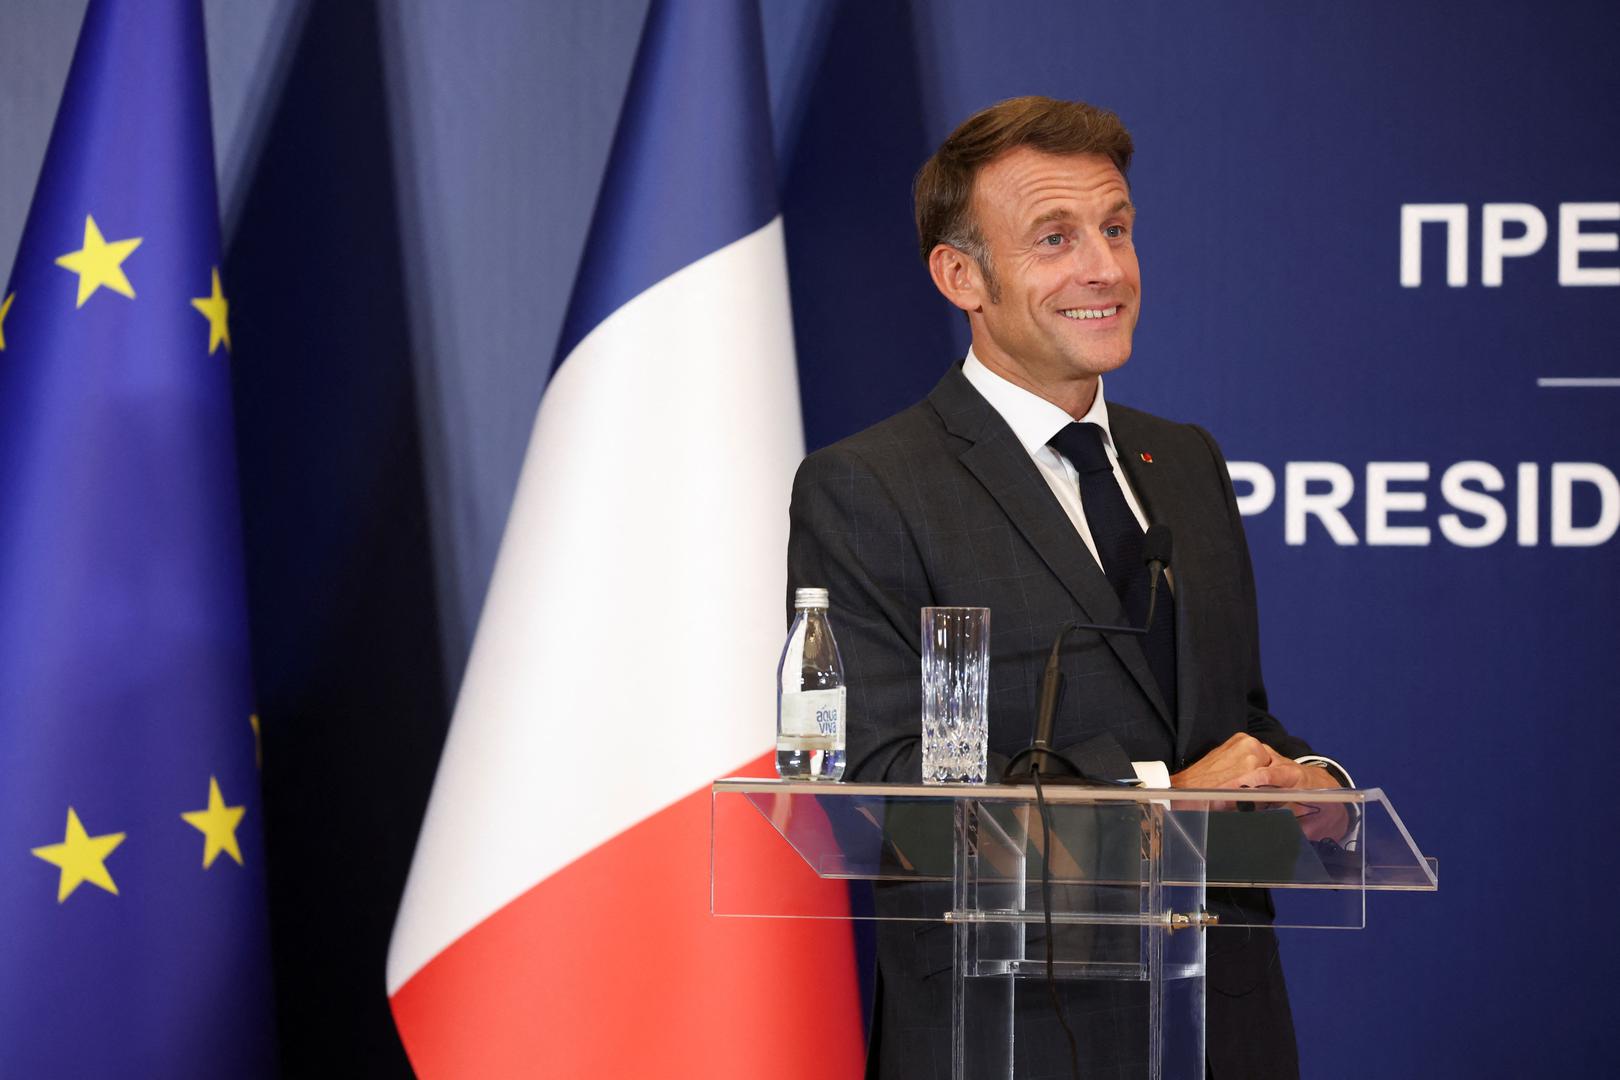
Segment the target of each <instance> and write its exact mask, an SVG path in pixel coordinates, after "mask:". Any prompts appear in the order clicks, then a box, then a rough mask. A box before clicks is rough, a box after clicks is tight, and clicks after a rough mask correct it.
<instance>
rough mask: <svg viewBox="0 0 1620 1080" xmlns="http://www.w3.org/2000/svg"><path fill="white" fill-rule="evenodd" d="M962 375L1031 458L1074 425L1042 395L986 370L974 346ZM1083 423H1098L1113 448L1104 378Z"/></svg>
mask: <svg viewBox="0 0 1620 1080" xmlns="http://www.w3.org/2000/svg"><path fill="white" fill-rule="evenodd" d="M962 374H963V375H966V376H967V381H968V382H969V383H971V384H972V385H973V389H975V390H977V391H978V392H979V393H980V394H981V395H983V396H984V399H985V400H986V401H988V402H989V403H990V407H991V408H992V409H995V410H996V412H998V413H1000V414H1001V418H1002V419H1003V420H1005V421H1007V426H1008V427H1010V428H1012V431H1013V434H1014V435H1015V436H1017V438H1018V441H1019V442H1020V443H1021V444H1022V445H1023V447H1024V449H1025V450H1026V451H1028V453H1029V454H1030V456H1031V457H1034V456H1035V455H1036V454H1039V453H1040V452H1041V451H1042V450H1044V449H1046V444H1047V442H1048V440H1050V439H1051V438H1052V436H1054V435H1056V434H1057V433H1058V432H1060V431H1062V430H1063V429H1064V428H1065V427H1067V426H1068V425H1069V424H1071V423H1073V422H1074V417H1072V416H1070V415H1069V414H1068V413H1066V412H1064V411H1063V410H1062V409H1060V408H1058V407H1057V406H1056V405H1054V404H1052V403H1051V402H1050V401H1047V400H1046V399H1045V398H1043V397H1041V396H1040V395H1039V394H1035V393H1031V392H1030V391H1028V390H1025V389H1024V388H1023V387H1022V386H1019V385H1018V384H1017V383H1014V382H1009V381H1008V380H1007V379H1004V378H1002V377H1001V376H1000V375H997V374H996V373H995V372H993V371H991V370H990V369H989V368H987V367H985V366H984V362H983V361H982V360H980V359H979V358H978V357H977V356H975V355H974V354H973V349H972V348H971V347H970V348H969V349H968V354H967V359H966V360H964V361H963V362H962ZM1080 423H1082V424H1096V425H1097V426H1098V427H1100V428H1102V430H1103V442H1104V444H1105V445H1107V446H1109V447H1112V446H1113V444H1114V433H1113V431H1112V430H1111V429H1110V428H1109V427H1108V406H1107V405H1106V404H1105V403H1104V401H1103V385H1102V377H1101V376H1098V378H1097V396H1096V397H1094V398H1093V399H1092V401H1091V408H1090V409H1088V410H1086V415H1084V416H1082V417H1081V418H1080Z"/></svg>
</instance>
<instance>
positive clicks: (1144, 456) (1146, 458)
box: [1141, 450, 1153, 465]
mask: <svg viewBox="0 0 1620 1080" xmlns="http://www.w3.org/2000/svg"><path fill="white" fill-rule="evenodd" d="M1141 457H1142V461H1143V462H1144V463H1146V464H1148V465H1151V464H1153V455H1152V454H1150V453H1148V452H1147V451H1146V450H1144V451H1142V454H1141Z"/></svg>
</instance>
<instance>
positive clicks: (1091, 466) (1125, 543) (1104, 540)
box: [1048, 424, 1176, 723]
mask: <svg viewBox="0 0 1620 1080" xmlns="http://www.w3.org/2000/svg"><path fill="white" fill-rule="evenodd" d="M1048 445H1049V446H1051V447H1052V448H1053V449H1054V450H1056V451H1057V452H1058V453H1060V454H1062V455H1063V456H1064V457H1066V458H1068V459H1069V464H1071V465H1073V466H1074V469H1075V472H1077V473H1079V474H1080V503H1081V505H1082V506H1084V507H1085V511H1086V524H1087V525H1088V526H1090V528H1091V539H1092V541H1093V542H1095V543H1096V545H1097V557H1098V559H1100V560H1101V561H1102V569H1103V573H1104V574H1105V575H1107V577H1108V583H1109V584H1110V585H1112V586H1113V587H1114V592H1115V593H1116V594H1117V595H1118V596H1119V602H1120V604H1121V605H1122V606H1123V607H1124V608H1125V618H1126V621H1127V622H1128V623H1129V624H1130V625H1132V626H1141V625H1142V621H1143V620H1144V619H1146V618H1147V606H1148V569H1147V566H1146V565H1144V564H1143V562H1142V526H1141V525H1139V524H1137V521H1136V515H1135V514H1133V513H1131V508H1130V506H1129V504H1127V503H1126V502H1125V493H1124V492H1122V491H1121V490H1120V488H1119V482H1118V481H1117V480H1116V479H1115V478H1114V466H1113V464H1112V463H1111V462H1110V461H1109V460H1108V451H1107V450H1106V449H1105V448H1104V447H1103V430H1102V428H1101V427H1099V426H1097V425H1096V424H1070V425H1069V426H1068V427H1066V428H1064V429H1063V430H1062V431H1060V432H1058V433H1057V434H1056V435H1054V436H1052V438H1051V439H1050V440H1049V441H1048ZM1159 589H1160V596H1159V604H1158V608H1157V610H1156V611H1155V613H1154V616H1153V628H1152V629H1151V630H1150V631H1149V632H1148V634H1147V636H1146V637H1145V638H1141V639H1139V640H1141V642H1142V651H1143V652H1144V653H1145V654H1146V655H1147V662H1148V668H1149V669H1150V670H1151V671H1152V672H1153V678H1154V679H1155V680H1156V681H1157V682H1158V684H1159V693H1160V694H1161V695H1162V696H1163V697H1164V704H1165V707H1166V708H1167V709H1168V710H1169V712H1170V720H1171V723H1174V722H1175V719H1176V605H1175V603H1174V602H1172V601H1171V598H1170V596H1169V595H1168V593H1169V590H1168V589H1167V588H1165V586H1163V585H1162V584H1161V585H1160V586H1159Z"/></svg>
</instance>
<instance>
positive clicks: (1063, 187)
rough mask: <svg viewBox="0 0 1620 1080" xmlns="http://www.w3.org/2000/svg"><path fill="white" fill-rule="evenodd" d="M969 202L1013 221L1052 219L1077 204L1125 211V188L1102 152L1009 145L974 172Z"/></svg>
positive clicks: (1127, 202) (1070, 211)
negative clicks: (1049, 150) (1059, 151)
mask: <svg viewBox="0 0 1620 1080" xmlns="http://www.w3.org/2000/svg"><path fill="white" fill-rule="evenodd" d="M973 196H974V201H975V202H977V203H979V204H980V206H981V208H983V209H992V210H996V211H999V212H1001V213H1003V214H1010V215H1012V216H1014V217H1020V218H1022V217H1030V218H1035V219H1038V220H1056V219H1057V218H1058V217H1061V216H1073V211H1074V208H1075V206H1076V205H1077V204H1083V205H1084V206H1086V207H1087V208H1088V209H1089V208H1096V209H1101V210H1103V212H1105V213H1120V212H1128V211H1130V210H1131V202H1130V187H1129V185H1128V184H1127V183H1126V182H1125V177H1124V175H1123V174H1122V173H1121V172H1120V171H1119V167H1118V166H1117V165H1115V164H1114V162H1113V161H1112V160H1111V159H1110V158H1108V157H1106V156H1105V155H1103V154H1048V153H1045V152H1043V151H1040V150H1035V149H1033V148H1031V147H1025V146H1020V147H1015V148H1014V149H1012V150H1009V151H1007V152H1006V153H1004V154H1001V155H1000V156H998V157H996V158H995V159H994V160H992V161H990V162H989V163H988V164H986V165H985V166H984V168H982V169H980V170H979V175H978V176H977V177H976V179H975V182H974V189H973Z"/></svg>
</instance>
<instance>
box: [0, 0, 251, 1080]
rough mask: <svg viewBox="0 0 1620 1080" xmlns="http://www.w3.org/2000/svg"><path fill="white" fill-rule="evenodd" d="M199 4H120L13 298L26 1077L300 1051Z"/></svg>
mask: <svg viewBox="0 0 1620 1080" xmlns="http://www.w3.org/2000/svg"><path fill="white" fill-rule="evenodd" d="M220 261H221V260H220V236H219V209H218V202H217V199H216V195H215V186H214V161H213V145H212V138H211V133H210V127H209V110H208V75H207V66H206V61H205V55H204V43H203V26H202V11H201V5H200V2H199V0H92V2H91V4H90V6H89V10H88V12H87V14H86V16H85V21H84V27H83V30H82V31H81V33H80V37H79V44H78V49H77V51H76V52H75V54H74V57H73V65H72V69H71V71H70V72H69V75H68V82H67V88H66V90H65V92H64V94H63V97H62V105H61V108H60V110H59V112H58V114H57V118H56V126H55V129H54V130H53V132H52V134H51V141H50V147H49V149H48V151H47V154H46V159H45V167H44V170H43V172H42V173H41V176H40V180H39V188H38V190H37V192H36V193H35V196H34V202H33V207H32V210H31V211H30V213H29V217H28V222H27V225H26V227H25V229H24V232H23V237H22V244H21V247H20V248H19V251H18V255H17V263H16V267H15V269H14V270H13V272H12V277H11V280H10V282H9V284H8V285H7V287H6V289H5V292H4V293H3V294H0V1076H4V1077H30V1078H32V1077H57V1076H61V1077H89V1076H154V1077H156V1076H162V1077H193V1076H195V1077H225V1076H229V1077H241V1076H249V1075H253V1074H255V1073H265V1074H268V1073H270V1072H272V1071H273V1070H274V1068H275V1050H274V1042H273V1033H274V1020H273V1015H272V1000H271V987H270V965H269V934H268V928H267V916H266V910H265V903H266V899H265V864H264V845H263V842H262V840H261V836H260V825H261V819H262V814H261V810H260V806H261V804H260V801H259V794H258V787H259V779H258V771H257V762H256V747H257V726H258V723H257V720H256V719H255V718H254V717H253V698H252V685H251V677H250V670H249V654H248V637H247V609H246V591H245V581H244V569H243V564H242V559H243V556H242V550H243V549H242V538H241V512H240V507H239V505H238V497H237V485H236V471H235V459H234V436H233V432H232V420H231V377H230V368H229V365H230V328H229V323H228V321H227V312H228V306H227V303H228V302H227V299H226V297H227V295H228V291H227V286H228V284H229V283H228V282H222V281H221V280H220V275H219V266H220Z"/></svg>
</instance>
